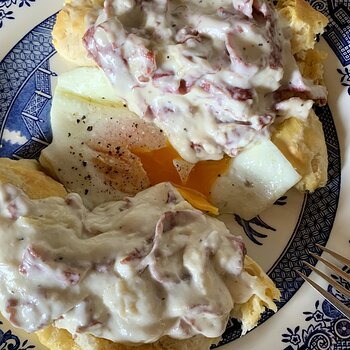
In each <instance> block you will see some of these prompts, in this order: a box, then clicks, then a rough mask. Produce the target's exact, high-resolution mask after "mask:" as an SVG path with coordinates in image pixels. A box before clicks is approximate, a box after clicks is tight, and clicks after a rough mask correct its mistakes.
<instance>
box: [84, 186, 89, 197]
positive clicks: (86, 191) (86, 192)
mask: <svg viewBox="0 0 350 350" xmlns="http://www.w3.org/2000/svg"><path fill="white" fill-rule="evenodd" d="M88 193H89V190H88V189H87V188H86V189H85V191H84V194H85V196H86V195H87V194H88Z"/></svg>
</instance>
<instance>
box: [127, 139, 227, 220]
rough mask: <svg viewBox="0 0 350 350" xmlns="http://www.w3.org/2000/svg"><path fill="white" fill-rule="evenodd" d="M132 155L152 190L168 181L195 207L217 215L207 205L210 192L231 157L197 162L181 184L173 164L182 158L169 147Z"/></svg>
mask: <svg viewBox="0 0 350 350" xmlns="http://www.w3.org/2000/svg"><path fill="white" fill-rule="evenodd" d="M131 152H132V153H134V154H135V155H136V156H138V157H139V159H140V161H141V163H142V165H143V168H144V170H145V171H146V173H147V175H148V178H149V181H150V184H151V185H152V186H153V185H156V184H158V183H160V182H164V181H170V182H172V183H173V184H174V185H175V186H176V187H177V189H178V190H179V192H180V193H181V195H182V196H183V197H184V198H185V199H186V200H187V201H189V202H190V203H191V204H192V205H193V206H194V207H196V208H198V209H201V210H203V211H207V212H210V213H212V214H214V215H217V214H218V209H217V208H216V207H215V206H213V205H212V204H211V203H210V194H211V192H210V191H211V188H212V186H213V185H214V183H215V181H216V180H217V178H218V177H220V176H221V175H222V174H224V173H225V172H226V170H227V169H228V167H229V164H230V161H231V158H230V157H228V156H225V157H224V158H223V159H221V160H207V161H201V162H198V163H196V164H194V166H193V167H192V169H191V171H190V173H189V175H188V177H187V179H186V180H185V181H182V180H181V177H180V175H179V172H178V170H177V169H176V167H175V165H174V163H173V161H174V160H182V158H181V156H180V155H179V154H178V153H177V151H176V150H175V149H174V148H173V147H172V146H171V144H170V143H167V145H166V146H165V147H163V148H159V149H155V150H147V149H144V148H135V149H132V150H131Z"/></svg>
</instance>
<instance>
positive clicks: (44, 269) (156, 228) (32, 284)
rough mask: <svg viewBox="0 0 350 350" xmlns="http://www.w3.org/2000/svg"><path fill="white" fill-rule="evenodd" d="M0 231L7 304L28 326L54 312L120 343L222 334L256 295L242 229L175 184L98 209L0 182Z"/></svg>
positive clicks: (71, 326) (1, 305)
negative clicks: (246, 269) (196, 204)
mask: <svg viewBox="0 0 350 350" xmlns="http://www.w3.org/2000/svg"><path fill="white" fill-rule="evenodd" d="M0 240H1V242H2V245H3V247H5V248H6V249H1V250H0V283H1V291H0V311H1V313H2V314H3V315H4V316H5V317H6V318H7V319H8V320H9V321H10V322H12V323H13V324H14V325H15V326H18V327H21V328H23V329H25V330H26V331H28V332H32V331H35V330H38V329H40V328H42V327H44V326H46V325H48V324H50V323H51V322H52V321H54V323H55V325H56V326H58V327H61V328H65V329H67V330H69V331H70V332H71V333H72V334H73V335H74V334H79V333H84V332H87V333H90V334H93V335H95V336H97V337H102V338H107V339H110V340H112V341H117V342H134V343H139V342H153V341H155V340H157V339H159V338H160V337H161V336H163V335H170V336H172V337H175V338H188V337H191V336H193V335H195V334H203V335H205V336H207V337H218V336H220V335H221V334H222V332H223V331H224V329H225V326H226V323H227V320H228V318H229V315H230V312H231V310H232V308H233V307H234V305H235V303H236V302H243V301H246V300H247V298H249V297H250V295H251V294H252V292H248V291H249V290H250V287H249V285H247V284H245V283H244V282H242V283H241V282H239V281H241V279H242V278H243V277H242V276H243V275H244V273H242V267H243V258H244V254H245V252H244V251H245V249H244V245H243V243H242V241H241V238H239V237H235V236H233V235H232V234H231V233H230V232H229V231H228V230H227V228H226V226H225V225H224V224H223V223H222V222H220V221H218V220H217V219H214V218H212V217H209V216H207V215H204V214H203V213H202V212H200V211H198V210H195V209H193V208H192V207H191V205H190V204H188V203H187V202H185V201H184V200H183V198H182V197H181V196H180V195H179V193H178V192H177V191H176V190H175V189H174V188H173V187H172V186H171V185H170V184H169V183H162V184H159V185H157V186H154V187H152V188H150V189H147V190H145V191H143V192H141V193H139V194H138V195H136V196H135V197H134V198H127V199H125V200H124V201H119V202H109V203H105V204H102V205H100V206H98V207H96V208H95V209H94V210H93V211H89V210H87V209H86V208H85V207H84V206H83V204H82V201H81V198H80V197H79V196H78V195H77V194H69V195H68V196H67V197H66V198H65V199H62V198H54V197H51V198H47V199H42V200H30V199H29V198H28V197H27V196H26V195H25V194H24V193H23V192H22V191H21V190H19V189H18V188H16V187H14V186H12V185H6V184H5V185H0ZM238 280H239V281H238Z"/></svg>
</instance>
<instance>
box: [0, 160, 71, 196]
mask: <svg viewBox="0 0 350 350" xmlns="http://www.w3.org/2000/svg"><path fill="white" fill-rule="evenodd" d="M0 183H9V184H11V185H14V186H17V187H19V188H20V189H21V190H23V191H24V192H25V193H26V194H27V195H28V196H29V197H30V198H32V199H40V198H46V197H51V196H55V197H64V196H65V195H66V194H67V191H66V190H65V188H64V187H63V185H61V184H60V183H59V182H57V181H55V180H53V179H52V178H51V177H49V176H48V175H46V174H45V173H44V172H43V171H42V168H41V166H40V165H39V163H38V162H37V161H36V160H27V159H23V160H18V161H17V160H11V159H8V158H0Z"/></svg>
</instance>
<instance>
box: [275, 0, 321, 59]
mask: <svg viewBox="0 0 350 350" xmlns="http://www.w3.org/2000/svg"><path fill="white" fill-rule="evenodd" d="M277 8H278V9H279V12H280V13H281V14H282V15H283V16H284V17H285V18H286V19H287V20H288V24H289V27H290V28H291V31H292V38H291V44H292V53H293V54H296V53H298V52H300V51H303V50H308V49H313V48H314V46H315V43H316V36H317V35H318V34H322V33H323V31H324V28H325V26H326V25H327V23H328V19H327V17H326V16H324V15H323V14H322V13H320V12H318V11H317V10H315V9H314V8H313V7H312V6H311V5H310V4H309V3H307V2H306V1H305V0H278V1H277Z"/></svg>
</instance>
